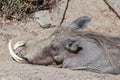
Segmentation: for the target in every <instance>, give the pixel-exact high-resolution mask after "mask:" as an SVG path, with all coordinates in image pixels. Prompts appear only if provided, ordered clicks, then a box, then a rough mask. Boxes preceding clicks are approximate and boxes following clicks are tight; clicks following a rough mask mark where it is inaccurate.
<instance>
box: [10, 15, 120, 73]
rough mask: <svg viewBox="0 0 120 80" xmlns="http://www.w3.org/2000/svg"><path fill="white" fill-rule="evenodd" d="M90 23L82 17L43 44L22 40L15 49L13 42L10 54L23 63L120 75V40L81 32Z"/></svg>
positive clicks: (60, 29) (61, 28)
mask: <svg viewBox="0 0 120 80" xmlns="http://www.w3.org/2000/svg"><path fill="white" fill-rule="evenodd" d="M89 21H90V18H89V17H86V16H84V17H80V18H78V19H77V20H75V21H73V22H72V23H71V24H70V25H68V26H65V27H60V28H59V29H58V30H57V32H56V34H54V35H52V36H51V37H50V38H48V39H46V40H44V41H42V42H41V41H39V40H32V41H31V40H30V41H26V42H24V41H20V42H17V43H16V44H15V45H14V49H12V45H11V42H12V41H10V42H9V51H10V55H11V56H12V57H13V59H14V60H15V61H17V62H20V63H30V64H39V65H60V67H63V68H69V69H74V70H89V71H93V72H98V73H111V74H119V73H120V38H115V37H108V36H102V35H99V34H96V33H90V32H84V31H80V30H79V29H83V28H85V27H86V24H87V23H88V22H89ZM18 48H20V49H19V50H18ZM23 53H26V55H23Z"/></svg>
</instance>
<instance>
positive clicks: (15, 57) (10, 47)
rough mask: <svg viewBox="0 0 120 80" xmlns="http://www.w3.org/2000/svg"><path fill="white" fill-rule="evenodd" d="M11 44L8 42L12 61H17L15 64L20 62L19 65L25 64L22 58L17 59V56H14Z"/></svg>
mask: <svg viewBox="0 0 120 80" xmlns="http://www.w3.org/2000/svg"><path fill="white" fill-rule="evenodd" d="M11 44H12V40H10V41H9V45H8V49H9V52H10V55H11V56H12V57H13V59H14V60H15V61H17V62H20V63H23V62H26V60H25V59H24V58H22V57H19V56H18V55H16V53H15V52H14V51H13V49H12V45H11Z"/></svg>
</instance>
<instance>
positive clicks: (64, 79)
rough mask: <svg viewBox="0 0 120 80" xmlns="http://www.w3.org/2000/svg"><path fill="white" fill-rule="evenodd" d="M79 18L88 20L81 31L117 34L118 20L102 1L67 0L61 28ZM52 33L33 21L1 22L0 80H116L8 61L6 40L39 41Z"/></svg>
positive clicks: (116, 79) (118, 77) (115, 77)
mask: <svg viewBox="0 0 120 80" xmlns="http://www.w3.org/2000/svg"><path fill="white" fill-rule="evenodd" d="M63 1H64V0H63ZM79 16H89V17H91V18H92V21H91V22H90V24H89V25H88V27H87V29H85V30H89V31H94V32H99V33H102V34H104V35H110V36H119V35H120V28H119V27H120V19H119V18H118V17H117V16H116V14H115V13H114V12H113V11H112V10H110V9H109V7H108V6H107V5H106V4H105V3H104V1H103V0H70V2H69V6H68V9H67V13H66V16H65V20H64V22H63V25H65V24H67V23H68V22H71V21H72V20H74V19H76V18H77V17H79ZM53 31H54V28H49V29H42V28H41V27H40V26H39V24H38V23H36V22H35V21H34V20H29V21H25V22H16V23H15V22H14V23H11V22H10V23H7V24H4V23H3V21H2V19H1V23H0V80H120V75H111V74H97V73H93V72H88V71H82V70H79V71H73V70H69V69H62V68H55V67H52V66H40V65H30V64H19V63H16V62H14V61H13V60H12V59H11V57H10V55H9V52H8V41H9V40H10V39H14V40H30V39H42V38H45V37H47V36H49V35H50V34H51V33H52V32H53Z"/></svg>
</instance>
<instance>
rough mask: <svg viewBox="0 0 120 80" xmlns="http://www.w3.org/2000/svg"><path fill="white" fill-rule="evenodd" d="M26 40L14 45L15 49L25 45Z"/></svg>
mask: <svg viewBox="0 0 120 80" xmlns="http://www.w3.org/2000/svg"><path fill="white" fill-rule="evenodd" d="M25 44H26V42H25V41H19V42H17V43H16V44H15V45H14V48H13V49H14V50H15V49H17V48H18V47H21V46H25Z"/></svg>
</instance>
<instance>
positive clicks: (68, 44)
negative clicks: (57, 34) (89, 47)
mask: <svg viewBox="0 0 120 80" xmlns="http://www.w3.org/2000/svg"><path fill="white" fill-rule="evenodd" d="M79 45H80V41H79V40H76V39H74V38H70V39H67V40H66V41H65V42H64V47H65V48H66V49H67V50H68V51H70V52H73V53H76V54H77V53H78V52H79V51H80V50H82V47H80V46H79Z"/></svg>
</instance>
